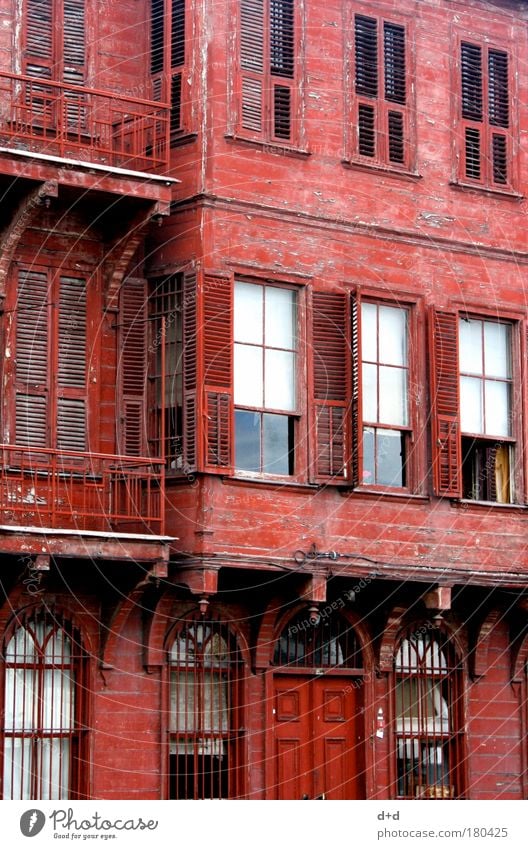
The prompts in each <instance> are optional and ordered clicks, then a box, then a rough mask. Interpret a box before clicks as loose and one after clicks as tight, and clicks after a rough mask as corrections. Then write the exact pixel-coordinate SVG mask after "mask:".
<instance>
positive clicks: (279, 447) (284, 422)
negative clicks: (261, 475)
mask: <svg viewBox="0 0 528 849" xmlns="http://www.w3.org/2000/svg"><path fill="white" fill-rule="evenodd" d="M263 428H264V434H263V438H264V449H263V454H264V458H263V464H262V471H263V472H269V473H271V474H274V475H287V474H289V473H290V454H289V449H290V441H289V432H290V428H289V418H288V416H276V415H273V414H270V413H267V414H264V416H263Z"/></svg>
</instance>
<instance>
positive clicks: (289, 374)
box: [239, 349, 295, 410]
mask: <svg viewBox="0 0 528 849" xmlns="http://www.w3.org/2000/svg"><path fill="white" fill-rule="evenodd" d="M265 364H266V386H265V398H264V406H265V407H266V409H274V410H295V354H291V353H289V352H288V351H273V350H268V349H266V352H265ZM239 403H241V402H239Z"/></svg>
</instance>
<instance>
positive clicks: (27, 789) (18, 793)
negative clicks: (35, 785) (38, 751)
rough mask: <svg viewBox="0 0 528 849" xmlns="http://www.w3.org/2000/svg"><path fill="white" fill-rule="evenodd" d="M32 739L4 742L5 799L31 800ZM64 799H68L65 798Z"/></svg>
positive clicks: (9, 739)
mask: <svg viewBox="0 0 528 849" xmlns="http://www.w3.org/2000/svg"><path fill="white" fill-rule="evenodd" d="M32 745H33V741H32V740H31V739H20V738H17V737H15V738H14V739H11V738H9V737H7V738H6V739H5V742H4V792H3V798H4V799H31V798H32V795H31V775H32V772H33V770H34V766H33V762H32V755H31V752H32ZM63 798H64V799H66V798H67V797H66V796H64V797H63Z"/></svg>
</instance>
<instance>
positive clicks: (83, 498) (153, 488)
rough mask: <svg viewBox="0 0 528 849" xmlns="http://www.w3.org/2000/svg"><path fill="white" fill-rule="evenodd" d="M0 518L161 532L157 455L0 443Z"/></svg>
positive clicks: (88, 528) (70, 527) (17, 522)
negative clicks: (108, 452)
mask: <svg viewBox="0 0 528 849" xmlns="http://www.w3.org/2000/svg"><path fill="white" fill-rule="evenodd" d="M0 460H1V465H0V524H1V525H16V526H21V525H22V526H28V525H29V526H32V527H40V528H53V529H65V530H77V531H104V532H108V531H115V532H120V533H135V534H138V533H139V534H158V535H163V534H164V530H165V528H164V525H165V522H164V509H165V497H164V495H165V492H164V467H163V464H162V461H161V460H160V459H157V458H146V457H120V456H110V455H108V454H82V453H80V452H68V453H66V452H60V451H53V450H51V449H47V448H25V447H20V446H18V445H0Z"/></svg>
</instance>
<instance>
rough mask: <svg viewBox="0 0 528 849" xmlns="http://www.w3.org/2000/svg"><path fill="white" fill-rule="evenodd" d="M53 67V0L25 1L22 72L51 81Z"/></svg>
mask: <svg viewBox="0 0 528 849" xmlns="http://www.w3.org/2000/svg"><path fill="white" fill-rule="evenodd" d="M52 65H53V0H25V44H24V64H23V72H24V73H25V74H27V75H28V76H31V77H42V78H43V79H48V80H49V79H51V76H52V73H51V69H52Z"/></svg>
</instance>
